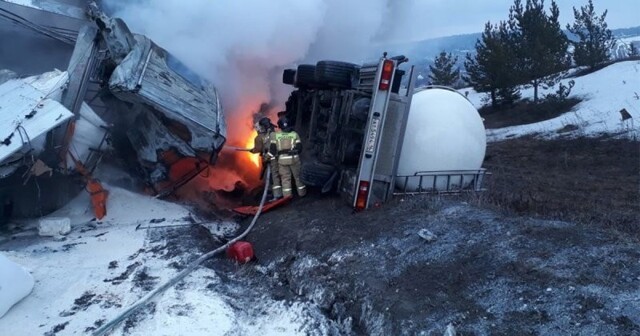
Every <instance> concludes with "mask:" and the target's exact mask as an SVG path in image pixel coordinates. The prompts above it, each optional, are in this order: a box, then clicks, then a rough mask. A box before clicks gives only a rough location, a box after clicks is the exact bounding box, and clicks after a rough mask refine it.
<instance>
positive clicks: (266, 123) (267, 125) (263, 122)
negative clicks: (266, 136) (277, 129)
mask: <svg viewBox="0 0 640 336" xmlns="http://www.w3.org/2000/svg"><path fill="white" fill-rule="evenodd" d="M258 124H259V125H260V126H262V128H263V129H264V130H269V129H271V128H273V125H272V124H271V119H269V118H267V117H262V118H260V120H259V121H258Z"/></svg>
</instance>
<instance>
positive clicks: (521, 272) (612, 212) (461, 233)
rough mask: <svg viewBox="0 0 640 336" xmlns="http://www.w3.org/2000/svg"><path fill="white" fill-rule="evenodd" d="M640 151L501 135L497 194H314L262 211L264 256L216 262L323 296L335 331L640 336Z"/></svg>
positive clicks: (284, 293) (491, 159)
mask: <svg viewBox="0 0 640 336" xmlns="http://www.w3.org/2000/svg"><path fill="white" fill-rule="evenodd" d="M638 150H639V147H638V143H637V142H629V141H622V140H615V141H605V140H604V139H580V140H571V141H569V140H558V141H557V142H553V141H552V142H548V141H537V140H534V139H521V140H517V141H512V142H504V143H497V144H491V145H490V146H489V150H488V160H487V166H488V167H489V168H490V169H492V170H494V176H493V177H492V178H493V182H491V183H490V185H489V186H490V187H491V188H493V189H491V191H489V192H487V193H485V195H483V196H477V195H472V196H467V197H457V198H443V197H437V196H418V197H406V198H396V199H395V200H394V201H393V202H391V203H390V204H388V205H386V206H384V207H383V208H380V209H374V210H372V211H369V212H366V213H358V214H355V213H353V212H352V211H351V210H350V209H349V208H348V207H346V206H345V205H344V204H343V203H342V201H341V200H339V199H337V198H332V197H326V196H320V195H311V196H310V197H307V198H305V199H300V200H296V201H295V202H294V203H293V204H291V205H289V206H287V207H286V208H283V209H279V210H277V211H274V212H272V213H267V214H265V215H263V216H262V217H261V219H260V224H259V225H258V226H257V227H256V229H254V231H253V232H252V233H251V234H250V236H249V237H248V240H250V241H251V242H253V243H254V246H255V249H256V252H257V256H258V260H257V262H256V264H255V265H252V266H248V267H236V266H229V265H228V262H227V261H223V260H218V261H217V262H216V263H215V265H212V266H214V267H217V268H218V269H219V270H221V271H222V273H224V274H225V277H226V279H227V281H229V282H230V283H233V282H245V283H249V284H251V286H256V287H258V288H263V290H264V291H265V292H267V293H269V295H271V296H272V297H274V298H277V299H282V300H291V301H300V300H301V301H310V302H313V303H315V304H316V305H317V306H318V308H319V310H320V312H322V314H323V315H324V317H325V318H326V319H328V320H329V321H331V325H332V329H331V333H332V334H347V335H348V334H351V335H442V333H443V331H444V330H445V328H446V326H447V324H449V323H453V324H454V325H455V326H456V328H457V330H458V334H459V335H640V244H639V243H638V235H637V233H638V227H637V225H638V221H637V219H638V218H639V217H638V215H639V214H640V211H639V210H638V204H639V203H638V186H639V185H640V184H638V176H639V174H638V167H640V166H639V165H637V164H636V163H639V162H640V160H639V155H638ZM246 224H247V221H245V225H246ZM425 238H426V239H425ZM239 300H241V299H240V298H239Z"/></svg>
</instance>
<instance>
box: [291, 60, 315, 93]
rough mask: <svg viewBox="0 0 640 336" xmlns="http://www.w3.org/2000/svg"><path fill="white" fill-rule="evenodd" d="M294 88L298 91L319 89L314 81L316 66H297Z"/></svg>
mask: <svg viewBox="0 0 640 336" xmlns="http://www.w3.org/2000/svg"><path fill="white" fill-rule="evenodd" d="M294 86H295V87H297V88H300V89H315V88H319V86H320V85H319V84H318V81H317V80H316V66H315V65H311V64H301V65H299V66H298V70H297V71H296V75H295V84H294Z"/></svg>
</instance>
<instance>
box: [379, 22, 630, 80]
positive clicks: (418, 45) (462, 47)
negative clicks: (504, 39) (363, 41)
mask: <svg viewBox="0 0 640 336" xmlns="http://www.w3.org/2000/svg"><path fill="white" fill-rule="evenodd" d="M612 32H613V34H614V36H615V37H616V38H617V39H618V42H617V43H616V45H615V46H614V47H613V49H612V50H611V54H612V56H613V58H614V59H621V58H624V57H626V56H627V55H628V52H629V45H630V44H631V43H633V42H635V43H637V44H638V45H640V26H638V27H631V28H622V29H614V30H612ZM565 33H567V34H568V32H565ZM481 35H482V34H481V33H473V34H465V35H456V36H447V37H441V38H435V39H427V40H422V41H415V42H410V43H401V44H396V45H392V46H391V47H389V48H388V49H389V50H388V51H389V52H390V53H392V54H404V55H406V56H407V57H409V59H410V60H411V62H412V63H413V64H415V65H416V66H417V68H418V71H419V74H420V75H422V76H423V77H425V78H426V76H427V75H428V66H429V65H432V64H433V59H434V57H435V56H437V55H438V54H439V53H440V52H441V51H446V52H450V53H452V54H453V55H454V56H457V57H458V62H459V64H460V66H461V67H462V65H463V62H464V59H465V56H466V55H467V53H471V54H473V53H475V43H476V41H477V40H478V39H479V38H480V37H481ZM567 36H569V38H572V37H571V36H570V34H568V35H567Z"/></svg>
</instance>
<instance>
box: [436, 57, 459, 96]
mask: <svg viewBox="0 0 640 336" xmlns="http://www.w3.org/2000/svg"><path fill="white" fill-rule="evenodd" d="M457 62H458V57H457V56H456V57H454V56H453V55H452V54H451V53H449V54H447V53H446V52H444V51H443V52H441V53H440V55H438V56H436V58H435V59H434V65H429V71H431V73H430V74H429V79H430V80H431V84H432V85H444V86H451V87H453V86H456V84H457V83H458V81H459V80H460V68H458V67H456V63H457Z"/></svg>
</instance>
